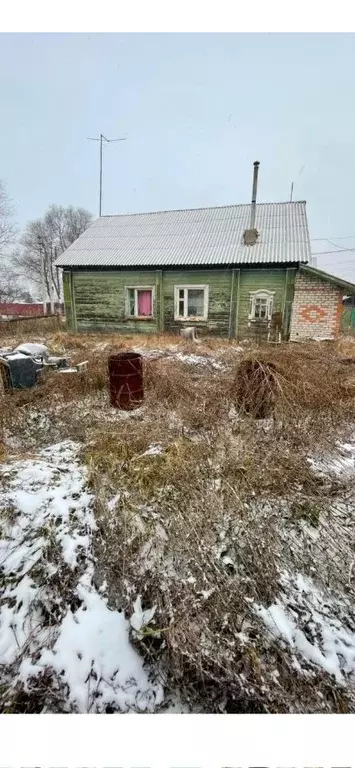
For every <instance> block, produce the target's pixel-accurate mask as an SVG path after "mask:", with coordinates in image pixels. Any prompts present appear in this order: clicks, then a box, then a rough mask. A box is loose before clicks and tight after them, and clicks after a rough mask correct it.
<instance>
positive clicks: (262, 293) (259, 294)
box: [248, 288, 275, 323]
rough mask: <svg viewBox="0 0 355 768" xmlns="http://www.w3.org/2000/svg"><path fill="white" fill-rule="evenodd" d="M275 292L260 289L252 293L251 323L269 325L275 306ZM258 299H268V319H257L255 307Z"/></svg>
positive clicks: (250, 306) (250, 293) (249, 317)
mask: <svg viewBox="0 0 355 768" xmlns="http://www.w3.org/2000/svg"><path fill="white" fill-rule="evenodd" d="M274 296H275V291H268V290H267V289H266V288H260V289H259V290H257V291H250V292H249V298H250V305H249V316H248V319H249V322H251V323H269V322H270V320H271V318H272V312H273V306H274ZM257 299H266V301H267V304H266V307H267V315H266V317H255V307H256V301H257Z"/></svg>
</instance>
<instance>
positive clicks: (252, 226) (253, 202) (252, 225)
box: [250, 160, 260, 229]
mask: <svg viewBox="0 0 355 768" xmlns="http://www.w3.org/2000/svg"><path fill="white" fill-rule="evenodd" d="M259 165H260V163H259V162H258V160H255V163H254V174H253V193H252V196H251V215H250V229H255V217H256V193H257V191H258V173H259Z"/></svg>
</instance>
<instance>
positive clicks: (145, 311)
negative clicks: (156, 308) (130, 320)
mask: <svg viewBox="0 0 355 768" xmlns="http://www.w3.org/2000/svg"><path fill="white" fill-rule="evenodd" d="M138 315H140V316H141V317H150V316H151V315H152V292H151V291H138Z"/></svg>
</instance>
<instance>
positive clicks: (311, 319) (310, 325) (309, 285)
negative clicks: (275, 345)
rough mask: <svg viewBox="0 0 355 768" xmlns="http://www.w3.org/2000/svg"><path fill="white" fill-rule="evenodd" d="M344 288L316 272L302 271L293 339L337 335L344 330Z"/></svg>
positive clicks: (293, 315) (297, 282)
mask: <svg viewBox="0 0 355 768" xmlns="http://www.w3.org/2000/svg"><path fill="white" fill-rule="evenodd" d="M342 300H343V291H342V289H341V288H338V287H337V286H336V285H334V284H333V283H331V282H328V281H326V280H323V279H320V278H319V277H316V276H315V275H307V274H306V273H305V272H298V273H297V275H296V283H295V295H294V300H293V305H292V315H291V327H290V339H291V341H297V340H298V339H311V338H315V337H318V338H327V339H329V338H332V339H333V338H335V337H336V336H338V334H339V330H340V318H341V313H342Z"/></svg>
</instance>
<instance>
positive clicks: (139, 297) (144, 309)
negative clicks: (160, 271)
mask: <svg viewBox="0 0 355 768" xmlns="http://www.w3.org/2000/svg"><path fill="white" fill-rule="evenodd" d="M154 298H155V297H154V288H153V287H152V286H151V285H134V286H127V287H126V317H134V318H135V319H136V320H137V319H138V320H147V319H149V318H153V317H154Z"/></svg>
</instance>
